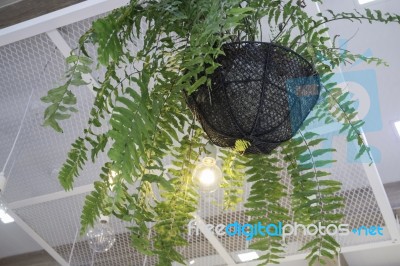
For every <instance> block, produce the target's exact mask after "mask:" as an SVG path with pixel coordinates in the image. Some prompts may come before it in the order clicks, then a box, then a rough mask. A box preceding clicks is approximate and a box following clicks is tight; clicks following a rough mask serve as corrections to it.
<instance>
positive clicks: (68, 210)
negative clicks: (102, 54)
mask: <svg viewBox="0 0 400 266" xmlns="http://www.w3.org/2000/svg"><path fill="white" fill-rule="evenodd" d="M91 21H93V18H91V19H87V20H84V21H81V22H77V23H74V24H71V25H68V26H65V27H62V28H60V29H59V32H60V33H61V35H62V36H63V37H64V38H65V40H66V41H67V43H68V44H69V45H70V46H71V47H72V48H74V47H76V44H77V40H78V38H79V36H80V35H81V34H82V33H83V32H84V31H85V30H86V29H87V28H88V27H89V26H90V23H91ZM88 51H89V53H91V54H92V55H94V54H95V49H94V48H93V47H91V48H89V49H88ZM65 69H66V66H65V63H64V58H63V56H62V55H61V53H60V52H59V50H58V49H57V48H56V47H55V45H54V44H53V43H52V41H51V40H50V39H49V38H48V36H47V35H46V34H41V35H37V36H34V37H32V38H29V39H25V40H22V41H18V42H15V43H12V44H9V45H6V46H3V47H0V86H1V91H0V121H1V122H2V127H1V128H0V136H1V138H0V149H1V150H3V151H9V150H10V149H11V146H12V142H13V140H14V137H15V135H16V134H17V131H18V126H19V123H20V121H21V119H22V116H23V113H24V109H25V106H26V105H27V103H28V99H29V95H30V93H31V91H33V97H32V100H31V102H30V104H29V112H28V115H27V117H26V119H25V123H24V125H23V128H22V133H21V135H20V138H19V141H18V143H17V145H16V148H15V151H14V153H13V156H12V158H11V160H10V163H9V165H8V167H7V169H6V176H8V177H9V182H8V184H7V189H6V190H5V198H6V200H7V202H9V203H12V202H16V201H21V200H25V199H30V198H33V197H37V196H41V195H46V194H50V193H54V192H58V191H61V190H62V188H61V187H60V185H59V184H58V181H57V179H56V173H57V171H58V169H59V168H60V166H61V164H62V163H63V161H64V160H65V158H66V154H67V152H68V150H69V148H70V144H71V143H72V141H73V140H74V139H75V138H76V137H77V136H79V135H80V134H81V133H82V130H83V128H84V126H85V124H86V121H87V118H88V111H89V108H90V105H91V103H92V100H93V95H92V93H91V92H90V90H88V89H87V88H86V87H80V88H79V89H77V90H76V93H77V97H78V108H79V113H78V114H75V115H74V116H73V118H72V119H69V120H67V121H64V122H63V123H62V127H63V128H64V130H65V131H64V133H63V134H58V133H54V131H52V130H51V129H49V128H44V127H42V126H41V124H42V123H43V112H44V109H45V106H44V105H43V104H42V103H41V102H40V97H42V96H43V95H45V94H46V92H47V91H48V90H49V89H51V88H53V87H54V86H56V85H57V84H61V82H62V76H63V73H64V71H65ZM103 75H104V70H103V69H100V70H96V71H95V73H94V77H95V78H96V79H97V78H101V77H102V76H103ZM331 137H333V136H331ZM333 141H334V146H335V147H336V148H337V150H338V151H340V153H337V154H336V155H335V156H336V158H335V159H336V160H337V161H338V164H337V165H336V167H335V168H333V169H329V170H332V172H333V177H334V178H335V179H337V180H340V181H342V182H343V183H344V186H343V191H341V192H340V193H341V195H343V196H345V197H346V209H345V213H346V214H347V217H346V221H344V222H346V223H349V224H350V225H351V226H352V227H358V226H360V225H378V224H379V225H382V226H383V225H384V221H383V218H382V215H381V213H380V210H379V207H378V205H377V202H376V199H375V197H374V194H373V192H372V190H371V187H370V185H369V183H368V179H367V178H366V175H365V172H364V170H363V168H362V166H361V165H360V164H354V163H348V162H347V153H346V151H347V143H346V141H345V140H344V139H342V138H340V137H335V138H334V139H333ZM7 155H8V153H7V152H2V153H0V165H3V164H4V163H5V160H6V156H7ZM102 156H103V157H102V159H100V160H99V162H98V163H97V164H88V165H87V166H86V167H85V170H84V171H82V174H81V176H80V177H79V178H78V179H77V181H76V184H75V185H76V186H77V187H78V186H83V185H86V184H91V183H92V182H93V181H94V180H96V179H97V177H98V173H99V168H100V166H101V165H102V164H103V163H104V160H105V158H104V155H102ZM282 180H283V182H284V183H285V184H286V185H288V186H289V188H290V181H289V178H288V176H287V175H286V173H282ZM249 189H250V184H246V188H245V191H246V192H245V194H246V195H245V196H247V195H248V193H249ZM222 195H223V193H222V191H217V192H215V193H213V194H211V195H203V198H202V200H201V203H200V211H199V214H200V216H201V217H202V218H203V219H204V221H205V222H206V223H210V224H214V225H216V224H219V223H223V224H229V223H231V222H234V221H239V222H241V223H245V222H246V221H247V219H248V217H246V216H245V214H244V210H245V209H244V207H243V205H240V206H239V207H238V209H237V210H236V211H223V210H222V209H221V208H220V207H218V204H215V203H214V202H217V203H222V201H223V198H222ZM84 196H85V194H80V195H75V196H71V197H68V198H64V199H59V200H53V201H49V202H43V203H38V204H34V205H31V206H27V207H21V208H18V209H15V210H14V211H15V213H16V214H17V215H18V216H20V217H21V218H22V219H23V220H24V221H25V222H26V223H27V224H28V225H29V226H30V227H32V229H33V230H34V231H35V232H36V233H37V234H38V235H40V236H41V237H42V238H43V239H44V240H45V241H46V242H47V243H48V244H49V245H50V246H52V247H53V248H54V249H55V250H56V251H57V252H58V253H59V254H60V255H61V256H62V257H63V258H64V259H65V260H66V261H67V262H70V263H71V265H154V264H155V262H156V261H155V260H154V258H150V257H145V256H143V255H141V254H138V253H137V252H135V251H134V250H133V249H131V248H130V247H129V242H130V240H129V235H128V233H127V230H126V229H125V226H126V224H124V223H122V222H120V221H117V220H112V221H111V223H112V226H113V227H114V229H115V231H116V232H117V241H116V243H115V246H114V247H113V248H112V249H111V250H110V251H109V252H107V253H104V254H93V253H92V252H91V250H90V249H89V247H88V245H87V243H86V241H85V238H81V237H79V236H78V235H77V232H78V230H79V217H80V213H81V209H82V205H83V199H84ZM282 203H283V204H284V205H285V207H287V208H289V209H290V201H289V200H288V199H283V201H282ZM388 239H390V236H389V235H388V234H385V235H384V236H383V237H368V238H362V237H353V236H348V237H342V238H339V241H340V242H341V244H342V245H343V246H352V245H357V244H361V243H365V242H366V241H368V242H374V241H383V240H388ZM218 240H219V241H220V243H221V244H222V245H223V246H224V247H225V249H226V250H227V251H228V252H229V253H230V254H231V256H232V258H233V259H234V260H235V261H236V262H239V261H238V259H237V256H236V254H237V253H239V252H242V251H244V250H246V249H247V247H248V243H247V242H246V241H245V239H244V237H226V236H225V237H218ZM306 240H307V239H306V238H304V237H301V236H299V237H297V238H291V240H290V242H289V243H288V245H287V247H286V250H287V255H294V254H298V251H297V250H298V249H299V248H300V247H301V246H302V245H303V244H304V243H305V242H306ZM189 241H190V243H191V244H190V246H188V247H185V248H183V249H182V250H181V252H182V253H183V254H184V255H185V257H186V258H187V259H188V261H189V260H191V259H194V258H197V259H196V261H200V262H198V263H200V264H195V265H224V261H223V260H222V258H221V257H220V256H219V255H218V254H217V252H216V250H215V249H214V248H213V246H212V245H211V244H210V243H209V242H208V241H207V239H206V238H205V237H204V236H203V235H202V234H200V235H199V236H195V235H192V236H189ZM199 258H202V259H199Z"/></svg>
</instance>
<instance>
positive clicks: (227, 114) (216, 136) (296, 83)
mask: <svg viewBox="0 0 400 266" xmlns="http://www.w3.org/2000/svg"><path fill="white" fill-rule="evenodd" d="M223 50H224V52H225V55H223V56H220V57H219V58H218V59H217V62H218V63H219V64H220V65H221V66H220V67H219V68H218V69H217V70H216V71H215V72H214V73H213V74H212V75H211V88H209V87H208V86H207V85H204V86H202V87H200V88H199V89H198V90H197V91H196V92H193V93H192V94H191V95H190V96H189V97H188V99H187V100H188V105H189V107H190V108H191V110H192V111H193V112H194V113H195V114H196V116H197V118H198V120H199V121H200V123H201V125H202V126H203V129H204V130H205V131H206V133H207V135H208V136H209V138H210V140H211V141H212V142H213V143H214V144H216V145H217V146H220V147H233V146H234V145H235V141H236V140H237V139H245V140H247V141H250V143H251V146H250V148H249V149H248V150H247V152H248V153H269V152H270V151H272V150H273V149H275V148H276V147H277V146H278V145H279V144H280V143H282V142H284V141H286V140H288V139H290V138H291V137H293V135H294V134H295V133H296V132H297V131H298V129H299V128H300V126H301V124H302V123H303V121H304V119H305V118H306V117H307V115H308V114H309V113H310V111H311V110H312V108H313V107H314V105H315V104H316V102H317V100H318V97H319V91H320V87H321V86H320V81H319V77H318V75H317V74H316V73H315V70H314V68H313V66H312V65H311V64H310V63H308V62H307V61H306V60H305V59H303V58H302V57H301V56H299V55H298V54H296V53H295V52H293V51H291V50H289V49H287V48H284V47H281V46H277V45H275V44H271V43H261V42H244V43H228V44H225V45H224V46H223Z"/></svg>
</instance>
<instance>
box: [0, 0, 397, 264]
mask: <svg viewBox="0 0 400 266" xmlns="http://www.w3.org/2000/svg"><path fill="white" fill-rule="evenodd" d="M128 2H129V0H88V1H84V2H82V3H79V4H76V5H73V6H70V7H67V8H64V9H61V10H58V11H55V12H52V13H50V14H47V15H44V16H41V17H38V18H34V19H31V20H28V21H26V22H22V23H19V24H17V25H14V26H11V27H8V28H5V29H2V30H0V46H4V45H7V44H10V43H13V42H16V41H19V40H22V39H25V38H28V37H32V36H35V35H38V34H42V33H46V34H47V35H48V36H49V38H50V39H51V40H52V41H53V42H54V44H55V45H56V46H57V48H58V49H59V50H60V51H61V53H62V54H63V55H64V56H65V57H67V56H69V55H70V53H71V48H70V47H69V46H68V44H67V42H66V41H65V39H64V38H63V37H62V36H61V34H60V33H59V32H58V30H57V28H59V27H62V26H65V25H69V24H71V23H74V22H77V21H81V20H83V19H86V18H89V17H93V16H96V15H99V14H102V13H105V12H108V11H111V10H113V9H115V8H118V7H121V6H123V5H125V4H127V3H128ZM317 12H319V6H318V4H316V13H317ZM84 78H85V79H86V81H89V82H90V84H89V85H88V87H89V88H90V89H91V90H92V88H93V86H97V85H98V84H97V82H96V81H95V79H94V78H93V77H91V76H90V75H88V76H86V77H84ZM325 130H326V129H325ZM364 138H365V136H364ZM363 167H364V170H365V172H366V174H367V177H368V181H369V183H370V185H371V187H372V190H373V193H374V195H375V197H376V200H377V202H378V206H379V208H380V210H381V212H382V215H383V218H384V220H385V223H386V226H387V230H388V232H389V233H390V236H391V238H392V241H389V242H381V243H376V244H366V245H360V246H354V247H347V248H343V252H344V253H345V252H353V251H359V250H366V249H369V248H377V247H383V246H388V245H393V244H396V243H398V241H399V239H400V232H399V228H398V225H397V223H396V219H395V217H394V215H393V212H392V210H391V207H390V204H389V200H388V198H387V195H386V192H385V190H384V187H383V184H382V181H381V179H380V177H379V173H378V171H377V169H376V166H375V164H373V165H372V166H369V165H363ZM91 190H93V185H87V186H81V187H77V188H75V189H74V190H73V191H71V192H56V193H51V194H47V195H43V196H39V197H34V198H30V199H26V200H22V201H18V202H13V203H11V204H9V207H10V209H19V208H22V207H26V206H31V205H34V204H38V203H43V202H48V201H52V200H57V199H62V198H66V197H71V196H74V195H78V194H82V193H86V192H90V191H91ZM10 214H11V216H12V217H13V218H14V219H15V221H16V223H17V224H18V225H19V226H20V227H21V228H22V229H23V230H24V231H25V232H26V233H28V234H29V235H30V236H31V237H32V238H33V239H34V240H35V241H36V242H37V243H38V244H39V245H40V246H41V247H42V248H44V249H45V250H46V251H47V252H48V253H49V254H50V255H51V256H52V257H53V258H54V259H56V260H57V261H58V262H59V263H60V264H61V265H63V266H64V265H69V263H68V262H66V261H65V260H64V259H63V258H62V257H61V256H60V255H59V254H58V253H57V252H56V251H55V250H54V249H53V248H52V247H51V246H50V245H49V244H48V243H47V242H46V241H44V240H43V239H42V238H41V237H40V236H39V235H38V234H37V233H36V232H35V231H34V230H33V229H32V228H31V227H29V225H27V224H26V223H25V222H24V221H23V220H22V219H21V218H20V217H18V216H17V215H16V214H15V213H14V212H13V211H11V210H10ZM196 220H197V223H198V226H199V229H200V230H201V231H202V233H203V234H204V235H205V237H206V238H207V239H208V240H209V241H210V243H211V244H212V245H213V247H214V248H215V249H216V250H217V252H218V253H219V254H220V256H221V257H222V258H223V259H224V260H225V261H226V263H227V264H228V265H238V264H236V263H235V261H234V260H233V258H232V257H231V256H230V254H229V253H228V252H227V251H226V249H225V248H224V247H223V246H222V245H221V243H220V242H219V241H218V239H217V238H216V237H215V236H214V235H213V234H211V233H210V232H209V231H208V230H207V228H206V226H205V224H204V221H203V220H202V219H201V218H200V217H199V216H198V215H196ZM202 225H204V226H202ZM203 227H204V228H203ZM303 259H304V255H303V254H300V255H294V256H289V257H287V258H286V259H285V260H283V261H295V260H303ZM245 265H248V266H251V265H253V263H245ZM254 265H255V264H254Z"/></svg>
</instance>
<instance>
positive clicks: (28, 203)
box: [7, 184, 94, 210]
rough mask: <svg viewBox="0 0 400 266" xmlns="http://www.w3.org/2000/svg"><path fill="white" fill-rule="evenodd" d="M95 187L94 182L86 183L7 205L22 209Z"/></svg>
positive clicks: (85, 191) (11, 207)
mask: <svg viewBox="0 0 400 266" xmlns="http://www.w3.org/2000/svg"><path fill="white" fill-rule="evenodd" d="M93 189H94V186H93V184H89V185H85V186H80V187H76V188H74V189H73V190H71V191H68V192H67V191H59V192H55V193H50V194H46V195H42V196H38V197H33V198H29V199H24V200H20V201H14V202H11V203H9V204H7V205H8V207H9V208H10V209H14V210H15V209H20V208H24V207H28V206H32V205H36V204H40V203H45V202H49V201H53V200H59V199H63V198H68V197H72V196H75V195H79V194H83V193H87V192H91V191H92V190H93Z"/></svg>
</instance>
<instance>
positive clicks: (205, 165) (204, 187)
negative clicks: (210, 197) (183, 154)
mask: <svg viewBox="0 0 400 266" xmlns="http://www.w3.org/2000/svg"><path fill="white" fill-rule="evenodd" d="M192 180H193V183H194V184H195V185H196V186H198V188H199V189H200V191H202V192H213V191H215V190H217V189H218V188H219V185H220V184H221V182H222V172H221V170H220V169H219V167H218V166H217V164H216V161H215V159H214V158H212V157H205V158H204V159H203V160H202V161H201V163H199V164H198V165H197V166H196V168H195V169H194V171H193V177H192Z"/></svg>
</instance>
